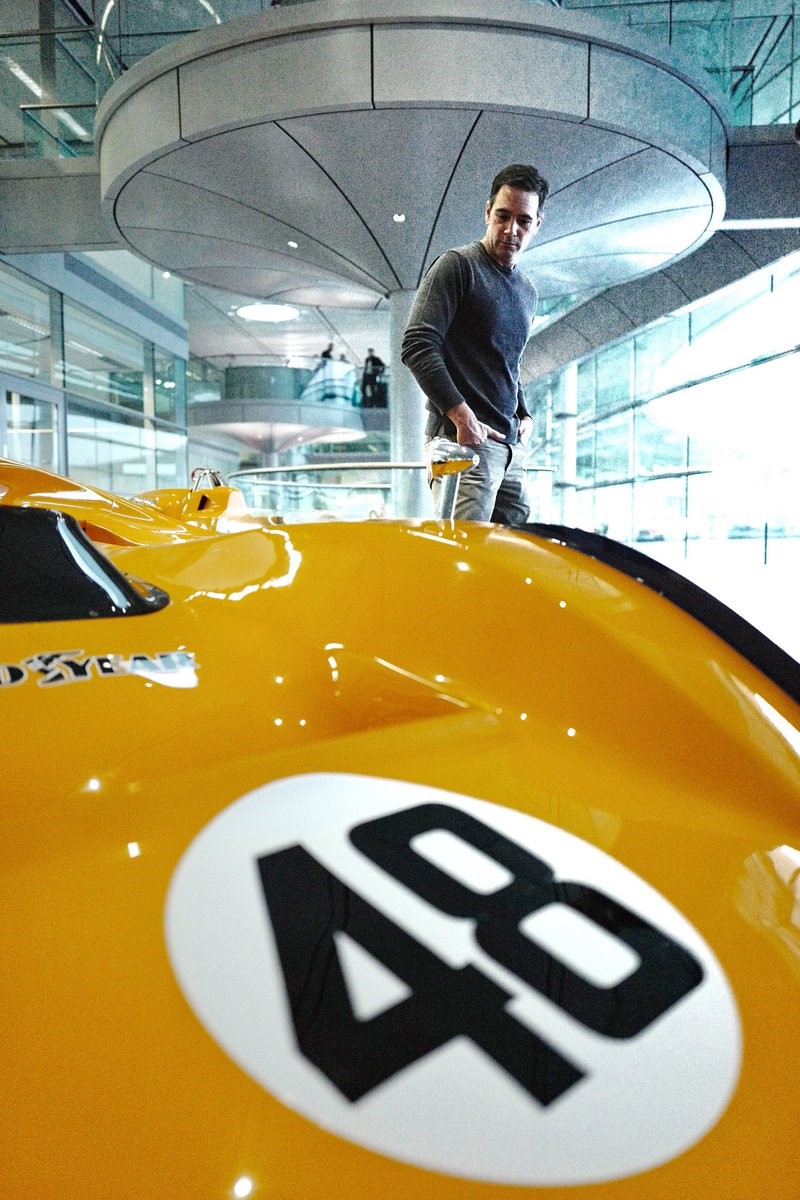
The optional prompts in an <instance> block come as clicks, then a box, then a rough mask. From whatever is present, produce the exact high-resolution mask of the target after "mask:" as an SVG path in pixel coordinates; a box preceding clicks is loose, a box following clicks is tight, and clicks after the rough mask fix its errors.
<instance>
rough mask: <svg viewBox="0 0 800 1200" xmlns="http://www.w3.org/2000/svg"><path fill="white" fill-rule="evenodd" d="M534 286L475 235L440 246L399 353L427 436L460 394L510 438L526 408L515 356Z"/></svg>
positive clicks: (525, 332)
mask: <svg viewBox="0 0 800 1200" xmlns="http://www.w3.org/2000/svg"><path fill="white" fill-rule="evenodd" d="M537 299H538V297H537V293H536V288H535V287H534V286H533V284H532V283H531V281H530V280H529V279H528V278H527V276H525V275H523V274H521V272H520V271H519V270H513V271H509V270H507V269H506V268H504V267H501V266H500V265H499V263H497V262H495V260H494V259H493V258H492V256H491V255H490V254H489V253H488V251H487V250H486V249H485V248H484V246H483V245H482V244H481V242H473V243H472V245H470V246H461V247H459V248H458V249H456V250H448V251H446V252H445V253H444V254H442V255H441V257H440V258H437V259H436V261H435V262H434V263H433V265H432V266H431V267H430V269H429V271H428V273H427V274H426V276H425V278H424V279H423V281H422V284H421V286H420V289H419V291H418V293H417V297H416V299H415V301H414V306H413V308H412V310H411V316H410V318H409V322H408V327H407V328H406V331H405V335H404V337H403V345H402V351H401V357H402V360H403V362H404V363H405V365H406V366H407V367H408V368H409V370H410V371H411V372H412V374H413V375H414V378H415V379H416V381H417V383H418V384H419V386H420V387H421V388H422V390H423V392H424V393H425V396H426V407H427V408H428V410H429V414H430V415H429V417H428V424H427V429H426V433H427V434H428V436H431V435H432V434H434V433H436V431H437V430H438V429H439V428H440V427H441V425H442V423H444V426H445V431H446V433H447V434H448V436H450V437H452V436H454V434H455V428H454V426H453V425H452V422H450V421H448V420H447V418H446V417H444V414H445V413H446V412H447V411H448V409H451V408H453V407H454V406H455V405H456V404H460V403H461V402H462V401H463V400H465V401H466V402H467V404H468V405H469V406H470V408H471V409H472V411H473V412H474V413H475V415H476V417H477V418H478V420H480V421H483V422H485V424H487V425H490V426H491V427H492V428H493V429H496V430H497V431H498V432H499V433H502V434H503V435H504V437H505V440H506V441H507V442H509V443H511V444H513V443H514V442H516V441H517V434H518V430H519V420H520V417H521V416H527V415H528V414H527V409H526V408H525V401H524V399H523V395H522V388H521V386H520V383H519V364H520V359H521V358H522V352H523V350H524V349H525V345H526V343H527V341H528V338H529V336H530V330H531V322H532V321H533V318H534V315H535V313H536V302H537Z"/></svg>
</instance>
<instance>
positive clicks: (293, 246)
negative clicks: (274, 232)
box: [286, 239, 297, 250]
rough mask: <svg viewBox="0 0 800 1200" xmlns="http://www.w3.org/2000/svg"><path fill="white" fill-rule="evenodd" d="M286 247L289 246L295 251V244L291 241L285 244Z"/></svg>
mask: <svg viewBox="0 0 800 1200" xmlns="http://www.w3.org/2000/svg"><path fill="white" fill-rule="evenodd" d="M286 245H287V246H291V247H292V249H293V250H296V249H297V242H293V241H291V239H290V240H289V241H288V242H287V243H286Z"/></svg>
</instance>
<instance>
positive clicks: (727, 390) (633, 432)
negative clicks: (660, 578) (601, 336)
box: [527, 253, 800, 654]
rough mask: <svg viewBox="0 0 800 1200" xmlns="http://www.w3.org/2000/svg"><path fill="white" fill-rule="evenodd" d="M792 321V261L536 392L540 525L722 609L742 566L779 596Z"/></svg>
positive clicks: (799, 530)
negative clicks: (717, 599) (549, 508)
mask: <svg viewBox="0 0 800 1200" xmlns="http://www.w3.org/2000/svg"><path fill="white" fill-rule="evenodd" d="M798 312H800V253H798V254H795V255H792V256H790V257H789V258H786V259H784V260H782V262H781V263H779V264H777V265H776V266H775V267H773V268H771V269H768V270H764V271H759V272H757V273H755V274H753V275H751V276H749V277H747V278H746V279H743V280H740V281H739V282H737V283H736V284H734V285H732V286H731V287H729V288H726V289H724V291H721V292H718V293H716V294H715V295H713V296H710V297H708V298H707V299H706V300H704V301H701V302H699V303H697V304H695V305H693V306H691V307H687V308H686V309H683V310H681V311H680V312H676V313H674V314H673V315H672V316H670V317H667V318H665V319H663V320H660V321H658V322H656V323H654V324H653V325H651V326H648V327H647V328H644V329H642V330H639V331H637V332H636V333H635V334H632V335H630V336H629V337H627V338H624V339H621V340H620V341H618V342H616V343H614V344H613V345H610V346H608V347H605V348H603V349H602V350H600V351H598V352H597V353H595V354H593V355H591V356H589V357H587V358H586V359H583V360H582V361H581V362H579V363H577V364H571V365H570V366H569V367H566V368H565V369H564V370H563V371H561V372H557V373H554V374H553V375H552V376H550V377H548V378H545V379H541V380H538V381H537V382H536V383H535V384H534V385H532V386H531V387H530V388H529V389H528V391H527V395H528V402H529V405H533V406H534V413H535V423H536V431H537V435H538V437H537V441H536V443H535V449H534V450H533V451H532V461H533V463H534V465H539V466H555V467H556V471H557V475H556V478H557V481H558V483H559V484H560V486H559V487H558V494H560V496H561V497H562V502H561V509H560V511H556V512H550V513H549V514H542V513H540V514H539V516H540V517H542V518H544V519H550V520H556V521H559V520H563V521H565V523H567V524H572V525H577V526H579V527H581V528H585V529H589V530H596V531H598V532H601V533H605V534H608V536H610V537H613V538H615V539H617V540H618V541H622V542H626V543H629V544H635V545H639V547H640V548H641V549H644V550H646V552H647V553H648V554H650V555H652V556H654V557H657V558H660V559H661V560H662V561H664V562H666V563H667V564H668V565H670V566H672V567H674V568H675V569H677V570H680V571H682V573H684V574H688V575H690V576H691V577H693V578H696V579H697V580H698V582H702V583H703V585H704V586H708V585H709V583H711V582H712V581H711V575H712V574H713V575H714V577H715V580H719V579H720V578H724V580H725V587H726V590H727V592H728V595H727V597H726V602H728V603H730V602H731V597H733V596H734V595H735V596H736V597H742V596H744V597H745V598H746V597H747V595H748V594H749V592H750V591H752V588H753V587H754V586H755V585H756V583H757V582H758V578H759V577H758V575H757V573H756V575H754V574H752V572H753V570H754V569H755V568H756V567H764V566H767V567H769V568H770V569H771V578H772V580H773V584H774V587H775V588H776V589H777V590H778V591H779V590H780V588H781V587H782V586H783V585H782V583H781V582H778V581H780V580H782V579H783V574H784V573H788V572H792V573H793V577H794V578H795V579H796V578H797V577H798V576H799V575H800V505H798V499H797V498H798V495H800V457H799V456H798V452H797V447H798V445H800V323H798V319H797V314H798ZM567 394H572V395H574V403H573V404H571V405H569V404H565V403H564V399H563V398H564V396H565V395H567ZM572 413H575V414H577V415H569V414H572ZM570 425H571V432H572V436H567V429H568V427H569V426H570ZM570 446H574V447H575V449H574V451H573V452H572V457H571V458H570V453H569V447H570ZM789 586H790V585H789V582H788V574H787V576H786V594H787V595H788V594H789ZM794 586H795V585H792V592H791V594H792V595H793V594H794ZM710 590H715V589H714V588H712V589H710ZM718 594H719V593H718ZM745 602H746V601H745ZM737 606H738V607H740V609H741V605H737ZM745 615H747V613H745ZM792 625H793V626H796V625H797V622H796V620H794V618H792ZM795 636H797V638H798V646H797V651H796V653H797V654H800V632H798V633H797V634H796V635H795Z"/></svg>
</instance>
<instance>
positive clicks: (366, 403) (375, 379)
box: [361, 346, 386, 408]
mask: <svg viewBox="0 0 800 1200" xmlns="http://www.w3.org/2000/svg"><path fill="white" fill-rule="evenodd" d="M385 369H386V363H385V362H384V361H383V359H382V358H380V357H379V356H378V355H377V354H376V353H375V351H374V350H373V348H372V347H371V346H370V347H369V349H368V350H367V357H366V358H365V359H364V370H363V373H362V375H361V406H362V408H385V407H386V399H385V387H383V386H382V384H383V372H384V370H385Z"/></svg>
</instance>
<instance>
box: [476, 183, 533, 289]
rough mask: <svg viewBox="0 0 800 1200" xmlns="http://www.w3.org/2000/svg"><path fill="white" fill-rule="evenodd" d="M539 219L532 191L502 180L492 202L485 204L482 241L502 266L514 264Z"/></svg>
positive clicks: (531, 235)
mask: <svg viewBox="0 0 800 1200" xmlns="http://www.w3.org/2000/svg"><path fill="white" fill-rule="evenodd" d="M541 223H542V218H541V216H540V215H539V197H538V196H537V195H536V193H535V192H523V191H522V190H521V189H520V188H515V187H509V186H508V185H507V184H503V186H502V187H501V188H500V191H499V192H498V193H497V195H496V196H495V198H494V204H487V205H486V233H485V234H484V235H483V239H482V241H483V244H484V246H485V247H486V249H487V250H488V251H489V253H490V254H491V256H492V258H493V259H495V260H496V261H497V262H499V263H500V265H501V266H502V267H507V268H511V267H515V266H516V265H517V259H518V258H519V256H520V254H522V251H523V250H524V249H525V247H526V246H527V245H528V242H529V241H530V240H531V238H532V237H533V236H534V234H535V233H536V231H537V229H538V228H539V226H540V225H541Z"/></svg>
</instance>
